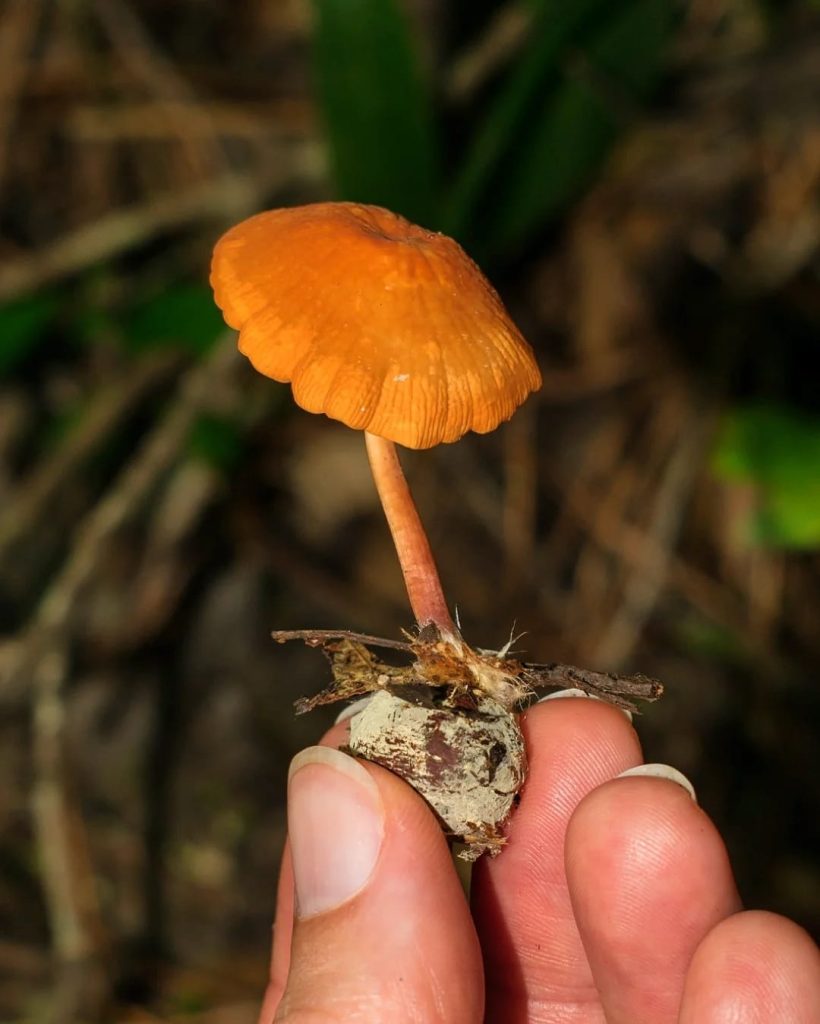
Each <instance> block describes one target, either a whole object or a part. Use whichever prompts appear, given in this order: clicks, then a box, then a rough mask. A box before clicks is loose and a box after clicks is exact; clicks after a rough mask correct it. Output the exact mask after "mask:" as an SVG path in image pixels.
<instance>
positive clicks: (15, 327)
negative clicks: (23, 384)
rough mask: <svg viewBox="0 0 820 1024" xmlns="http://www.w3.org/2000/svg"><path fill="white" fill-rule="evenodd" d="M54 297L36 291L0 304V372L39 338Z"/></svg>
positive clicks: (53, 308)
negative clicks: (5, 303) (33, 293)
mask: <svg viewBox="0 0 820 1024" xmlns="http://www.w3.org/2000/svg"><path fill="white" fill-rule="evenodd" d="M56 309H57V297H56V295H54V294H52V293H51V292H40V293H38V294H36V295H28V296H26V297H25V298H23V299H17V300H16V301H15V302H10V303H8V304H7V305H5V306H2V307H0V373H7V372H8V371H9V370H11V369H13V368H14V367H15V366H16V365H17V364H18V363H19V362H20V361H21V360H23V359H25V357H26V356H27V355H28V354H29V352H31V351H33V349H34V348H36V346H37V345H39V344H40V342H41V341H42V340H43V335H44V333H45V329H46V327H47V326H48V324H49V321H50V320H51V318H52V317H53V316H54V313H55V311H56Z"/></svg>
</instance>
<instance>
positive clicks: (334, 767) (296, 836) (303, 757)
mask: <svg viewBox="0 0 820 1024" xmlns="http://www.w3.org/2000/svg"><path fill="white" fill-rule="evenodd" d="M288 835H289V838H290V848H291V855H292V857H293V876H294V882H295V887H296V913H297V916H298V917H300V918H304V917H313V916H315V915H316V914H324V913H326V912H327V911H329V910H333V909H335V908H336V907H338V906H341V904H342V903H346V902H347V901H348V900H349V899H351V898H352V897H353V896H355V895H356V894H357V893H358V892H360V891H361V890H362V889H363V888H364V887H365V886H366V885H367V882H368V880H369V879H370V876H371V875H372V874H373V869H374V867H375V866H376V861H377V859H378V856H379V850H380V849H381V844H382V837H383V835H384V812H383V809H382V802H381V796H380V795H379V790H378V787H377V786H376V783H375V782H374V781H373V779H372V778H371V777H370V775H369V774H368V772H367V771H366V769H364V768H363V767H362V766H361V765H360V764H359V763H358V762H357V761H355V760H354V759H353V758H352V757H348V756H347V754H343V753H342V752H341V751H340V750H334V749H333V748H332V747H308V749H307V750H303V751H302V752H301V753H299V754H297V755H296V757H294V759H293V760H292V761H291V764H290V772H289V774H288Z"/></svg>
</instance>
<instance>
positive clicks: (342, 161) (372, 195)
mask: <svg viewBox="0 0 820 1024" xmlns="http://www.w3.org/2000/svg"><path fill="white" fill-rule="evenodd" d="M313 7H314V11H315V16H316V18H315V26H314V32H313V46H314V55H315V62H316V82H317V98H318V99H319V103H320V106H321V112H322V115H323V119H324V124H325V127H326V132H327V139H328V143H329V149H330V162H331V169H332V173H333V176H334V178H335V181H336V187H337V190H338V192H339V195H340V197H341V198H343V199H349V200H353V201H357V202H366V203H375V204H377V205H380V206H386V207H388V208H390V209H393V210H397V211H399V212H401V213H403V214H404V215H405V216H407V217H409V218H410V219H411V220H417V221H420V222H421V223H428V224H429V223H431V221H432V219H434V218H435V216H436V214H435V196H436V174H437V169H438V152H437V140H436V134H435V131H434V129H433V108H432V102H431V97H430V94H429V85H428V83H427V82H426V81H425V80H424V77H423V75H422V74H421V70H420V61H419V59H418V55H417V52H416V46H415V45H414V40H413V38H412V36H411V34H410V32H409V30H408V27H407V25H406V24H405V20H404V18H403V17H402V14H401V12H400V10H399V7H398V6H397V3H396V2H395V0H313Z"/></svg>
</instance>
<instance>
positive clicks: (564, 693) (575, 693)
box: [536, 687, 632, 722]
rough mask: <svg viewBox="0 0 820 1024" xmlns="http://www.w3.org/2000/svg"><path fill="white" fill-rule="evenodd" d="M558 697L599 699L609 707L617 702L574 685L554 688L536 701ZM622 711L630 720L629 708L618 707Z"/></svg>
mask: <svg viewBox="0 0 820 1024" xmlns="http://www.w3.org/2000/svg"><path fill="white" fill-rule="evenodd" d="M560 697H588V698H589V699H590V700H599V701H600V702H601V703H602V704H609V705H610V707H613V708H618V705H617V704H613V703H612V702H611V701H608V700H604V699H603V697H598V696H597V695H596V694H594V693H587V692H586V690H579V689H577V688H576V687H571V688H570V689H568V690H556V691H555V693H548V694H547V695H546V696H545V697H541V698H540V699H539V700H537V701H536V703H537V704H543V703H544V701H547V700H558V699H559V698H560ZM618 710H619V711H622V712H623V713H624V714H625V715H626V718H627V721H629V722H631V721H632V712H631V711H630V710H629V708H618Z"/></svg>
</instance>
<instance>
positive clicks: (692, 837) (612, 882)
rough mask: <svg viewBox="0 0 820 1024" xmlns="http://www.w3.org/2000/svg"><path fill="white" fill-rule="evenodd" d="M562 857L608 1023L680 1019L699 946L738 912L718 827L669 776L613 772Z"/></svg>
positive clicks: (573, 824)
mask: <svg viewBox="0 0 820 1024" xmlns="http://www.w3.org/2000/svg"><path fill="white" fill-rule="evenodd" d="M566 862H567V878H568V880H569V887H570V895H571V898H572V905H573V907H574V909H575V916H576V919H577V921H578V926H579V929H580V932H581V936H582V938H583V942H584V947H585V949H586V952H587V957H588V959H589V963H590V966H591V968H592V973H593V976H594V978H595V983H596V986H597V988H598V991H599V993H600V996H601V1001H602V1003H603V1006H604V1010H605V1013H606V1020H607V1022H608V1024H644V1022H646V1024H650V1022H651V1024H667V1022H668V1024H672V1022H676V1021H677V1020H678V1013H679V1010H680V1003H681V998H682V994H683V986H684V979H685V977H686V971H687V967H688V965H689V962H690V960H691V958H692V955H693V953H694V952H695V950H696V948H697V946H698V944H699V943H700V942H701V940H702V939H703V937H704V936H705V935H707V934H708V932H709V931H710V930H711V929H712V928H713V927H714V926H715V925H716V924H717V923H718V922H720V921H722V920H723V919H724V918H726V917H728V916H729V915H731V914H733V913H735V912H736V911H737V910H739V909H740V900H739V897H738V894H737V889H736V887H735V882H734V878H733V876H732V871H731V867H730V865H729V859H728V855H727V853H726V848H725V846H724V845H723V841H722V839H721V838H720V835H719V834H718V832H717V830H716V828H715V826H714V825H713V824H712V822H711V821H710V820H709V818H708V816H707V815H706V814H705V813H704V812H703V811H702V810H701V809H700V808H699V807H698V806H697V804H695V803H694V801H693V800H692V799H691V797H690V796H689V795H688V793H687V792H686V791H685V790H684V789H683V788H682V787H680V786H678V785H676V784H675V783H673V782H669V781H667V780H664V779H657V778H627V779H615V780H614V781H612V782H609V783H607V784H606V785H604V786H601V787H600V788H599V789H597V790H595V791H594V792H593V793H591V794H590V795H589V796H587V797H586V799H585V800H583V801H582V802H581V804H580V805H579V806H578V808H577V810H576V811H575V814H574V815H573V816H572V820H571V821H570V824H569V828H568V830H567V840H566Z"/></svg>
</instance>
